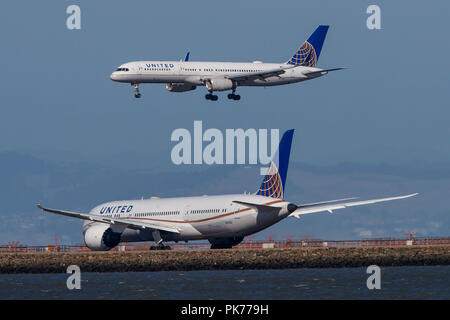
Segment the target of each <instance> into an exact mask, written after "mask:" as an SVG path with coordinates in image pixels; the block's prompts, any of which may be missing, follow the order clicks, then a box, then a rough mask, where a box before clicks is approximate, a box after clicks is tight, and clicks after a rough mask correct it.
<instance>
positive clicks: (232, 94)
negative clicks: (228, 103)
mask: <svg viewBox="0 0 450 320" xmlns="http://www.w3.org/2000/svg"><path fill="white" fill-rule="evenodd" d="M235 92H236V89H233V92H232V93H229V94H228V99H230V100H241V96H240V95H238V94H235Z"/></svg>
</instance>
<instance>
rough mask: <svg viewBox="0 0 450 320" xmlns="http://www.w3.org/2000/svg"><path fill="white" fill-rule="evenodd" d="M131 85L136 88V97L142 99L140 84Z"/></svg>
mask: <svg viewBox="0 0 450 320" xmlns="http://www.w3.org/2000/svg"><path fill="white" fill-rule="evenodd" d="M131 85H132V86H134V97H135V98H140V97H141V93H140V92H139V83H132V84H131Z"/></svg>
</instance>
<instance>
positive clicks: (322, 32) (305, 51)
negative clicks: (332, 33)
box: [287, 25, 329, 67]
mask: <svg viewBox="0 0 450 320" xmlns="http://www.w3.org/2000/svg"><path fill="white" fill-rule="evenodd" d="M328 28H329V26H323V25H320V26H318V27H317V29H316V30H315V31H314V32H313V34H312V35H311V36H310V37H309V38H308V40H306V41H305V42H304V43H303V44H302V46H301V47H300V49H298V51H297V52H296V53H295V54H294V56H293V57H292V58H291V60H289V61H288V62H287V64H292V65H295V66H297V65H298V66H306V67H315V66H316V63H317V61H318V60H319V56H320V52H321V51H322V45H323V42H324V40H325V37H326V35H327V32H328Z"/></svg>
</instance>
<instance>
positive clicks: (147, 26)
mask: <svg viewBox="0 0 450 320" xmlns="http://www.w3.org/2000/svg"><path fill="white" fill-rule="evenodd" d="M70 4H77V5H79V6H80V7H81V12H82V22H81V26H82V28H81V30H74V31H71V30H68V29H67V28H66V19H67V16H68V15H67V14H66V8H67V6H68V5H70ZM370 4H378V5H379V6H380V8H381V26H382V29H381V30H368V29H367V28H366V19H367V14H366V8H367V7H368V5H370ZM2 8H3V10H1V12H0V21H1V22H0V24H1V29H2V32H1V33H0V39H1V42H2V54H1V57H2V60H3V62H4V64H3V68H2V77H1V79H0V82H1V100H2V103H1V106H0V114H1V116H0V135H1V137H2V140H1V142H0V152H3V153H8V152H13V151H19V152H23V153H26V154H29V155H33V156H36V157H38V158H40V159H44V160H46V161H52V162H61V163H62V162H67V161H69V162H80V163H94V164H97V165H104V166H109V165H111V166H117V167H120V168H121V169H124V168H125V169H130V170H134V169H136V168H139V169H142V168H145V169H147V170H149V171H153V172H156V173H158V172H171V171H173V172H179V171H180V170H181V171H183V170H184V169H185V168H180V167H175V166H174V165H173V164H172V163H171V161H170V151H171V148H172V147H173V145H174V143H171V142H170V135H171V133H172V131H173V130H175V129H176V128H187V129H190V130H192V127H193V122H194V120H202V121H203V126H204V128H218V129H221V130H225V129H226V128H279V129H280V130H281V131H284V130H286V129H290V128H295V129H296V134H295V138H294V147H293V152H292V155H291V160H292V161H294V162H302V163H309V164H314V165H319V166H321V165H323V166H332V165H338V164H340V163H343V162H345V163H348V162H350V163H358V164H363V165H378V164H389V165H397V166H399V167H401V166H407V167H414V166H420V167H421V168H427V167H429V168H436V167H437V168H440V167H445V166H446V165H447V164H448V163H449V160H450V143H449V142H448V137H449V136H450V126H449V125H448V119H449V118H450V108H449V103H448V98H447V97H448V94H447V93H448V83H449V80H450V79H449V78H450V76H449V69H450V68H449V60H448V56H449V52H450V50H449V49H450V43H449V42H448V41H447V35H446V31H447V30H448V22H447V21H448V17H447V15H448V12H449V11H450V3H449V2H448V1H436V2H433V3H432V5H431V4H429V5H424V2H422V1H376V2H372V1H310V2H308V3H306V2H304V1H302V2H300V1H296V2H295V1H276V2H275V1H226V2H211V1H189V2H188V1H171V2H167V1H151V2H149V1H133V0H132V1H127V2H124V1H75V0H73V1H45V2H42V1H41V2H31V1H7V2H5V3H3V5H2ZM319 24H329V25H330V30H329V33H328V36H327V39H326V41H325V44H324V47H323V49H322V53H321V56H320V59H319V63H318V66H319V67H324V68H334V67H347V68H348V69H347V70H344V71H338V72H334V73H330V74H329V75H327V76H325V77H322V78H320V79H316V80H313V81H308V82H305V83H301V84H293V85H288V86H281V87H274V88H267V89H264V88H239V89H238V92H239V93H240V94H241V96H242V99H241V101H239V102H235V101H229V100H227V99H226V98H225V94H219V95H220V98H219V101H218V102H216V103H213V102H210V101H206V100H205V99H204V97H203V96H204V94H205V93H206V90H205V89H204V88H197V90H195V91H192V92H188V93H186V94H174V93H170V92H168V91H167V90H166V89H165V87H164V85H142V86H141V92H142V94H143V98H142V99H140V100H137V99H134V98H133V95H132V88H131V87H130V86H129V85H126V84H119V83H114V82H112V81H110V80H109V74H110V73H111V71H112V70H114V69H115V68H116V67H117V66H118V65H119V64H121V63H124V62H126V61H131V60H140V59H146V60H158V59H164V60H179V59H181V58H183V57H184V55H185V54H186V52H187V51H191V60H219V61H253V60H262V61H265V62H282V61H286V60H287V59H289V58H290V57H291V56H292V54H293V53H294V52H295V51H296V50H297V48H298V47H299V46H300V45H301V44H302V43H303V41H304V40H305V39H307V38H308V37H309V35H310V34H311V33H312V32H313V31H314V29H315V28H316V26H317V25H319ZM11 166H14V163H12V164H11ZM13 169H14V168H2V170H5V171H10V170H13ZM188 169H191V168H186V170H188ZM199 169H201V168H199ZM204 169H205V170H206V169H207V168H204ZM216 169H217V170H219V171H220V170H221V168H220V167H218V168H216ZM161 179H162V177H161ZM205 180H207V179H206V178H205ZM61 183H62V181H61ZM73 183H75V182H73ZM305 187H306V186H305ZM337 189H338V187H336V190H337ZM236 191H238V192H240V191H242V190H236ZM6 200H8V199H3V201H6ZM35 200H36V199H34V198H29V199H25V200H24V201H27V202H30V206H33V205H34V201H35ZM319 200H322V199H319ZM9 201H10V200H9ZM79 201H83V200H82V199H79ZM84 205H85V206H87V204H86V203H85V204H84ZM81 206H82V207H83V205H81ZM447 208H448V207H447ZM442 210H444V209H442Z"/></svg>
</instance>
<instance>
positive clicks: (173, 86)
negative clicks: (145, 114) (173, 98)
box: [166, 83, 197, 92]
mask: <svg viewBox="0 0 450 320" xmlns="http://www.w3.org/2000/svg"><path fill="white" fill-rule="evenodd" d="M166 88H167V90H169V91H170V92H185V91H191V90H195V88H197V87H196V86H194V85H192V84H187V83H166Z"/></svg>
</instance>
